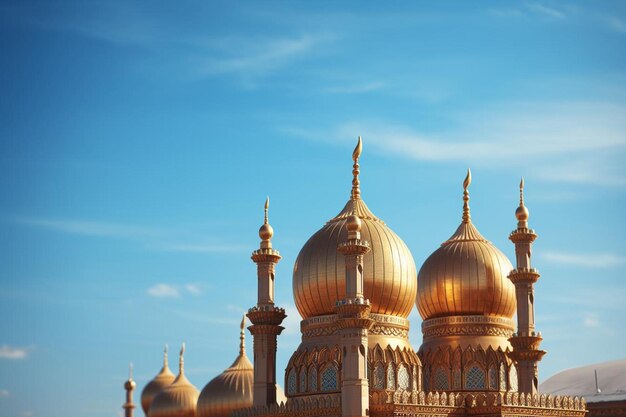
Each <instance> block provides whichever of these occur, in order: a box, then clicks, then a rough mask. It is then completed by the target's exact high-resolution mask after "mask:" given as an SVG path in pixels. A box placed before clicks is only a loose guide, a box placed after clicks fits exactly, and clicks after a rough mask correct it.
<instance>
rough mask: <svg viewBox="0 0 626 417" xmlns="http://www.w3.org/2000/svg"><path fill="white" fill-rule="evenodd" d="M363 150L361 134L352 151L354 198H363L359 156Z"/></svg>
mask: <svg viewBox="0 0 626 417" xmlns="http://www.w3.org/2000/svg"><path fill="white" fill-rule="evenodd" d="M361 150H363V143H362V141H361V136H359V141H358V142H357V144H356V148H354V152H352V160H353V161H354V165H352V175H353V176H354V178H353V179H352V199H353V200H359V199H360V198H361V189H360V188H359V157H360V156H361Z"/></svg>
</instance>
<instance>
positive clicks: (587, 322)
mask: <svg viewBox="0 0 626 417" xmlns="http://www.w3.org/2000/svg"><path fill="white" fill-rule="evenodd" d="M583 325H584V326H585V327H600V320H599V319H598V316H597V315H595V314H592V313H588V314H585V317H584V318H583Z"/></svg>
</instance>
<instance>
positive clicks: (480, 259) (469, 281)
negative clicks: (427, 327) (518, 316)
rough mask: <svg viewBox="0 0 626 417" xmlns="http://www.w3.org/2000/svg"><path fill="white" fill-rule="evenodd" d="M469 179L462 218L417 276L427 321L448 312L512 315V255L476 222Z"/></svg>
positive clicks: (419, 301)
mask: <svg viewBox="0 0 626 417" xmlns="http://www.w3.org/2000/svg"><path fill="white" fill-rule="evenodd" d="M470 181H471V176H470V174H469V172H468V178H466V181H465V191H464V200H465V204H464V208H463V222H462V223H461V225H460V226H459V227H458V229H457V230H456V232H454V234H453V235H452V236H451V237H450V239H448V240H447V241H446V242H444V243H443V244H442V245H441V247H440V248H439V249H437V250H436V251H435V252H433V254H432V255H430V257H428V259H427V260H426V262H424V265H422V268H421V269H420V271H419V274H418V278H417V281H418V284H417V285H418V288H419V290H418V295H417V308H418V310H419V313H420V315H421V316H422V318H423V319H424V320H426V319H430V318H435V317H443V316H463V315H486V316H500V317H507V318H512V317H513V315H514V314H515V310H516V301H515V287H514V285H513V283H512V282H511V281H510V280H509V279H508V278H507V276H508V274H509V272H511V270H512V269H513V266H512V265H511V262H510V261H509V260H508V258H507V257H506V256H505V255H504V254H503V253H502V252H500V250H499V249H498V248H496V247H495V246H494V245H493V244H492V243H491V242H489V241H487V240H486V239H485V238H484V237H482V235H481V234H480V233H479V232H478V230H477V229H476V227H474V225H473V224H472V222H471V218H470V213H469V205H468V201H469V194H468V192H467V187H468V186H469V183H470Z"/></svg>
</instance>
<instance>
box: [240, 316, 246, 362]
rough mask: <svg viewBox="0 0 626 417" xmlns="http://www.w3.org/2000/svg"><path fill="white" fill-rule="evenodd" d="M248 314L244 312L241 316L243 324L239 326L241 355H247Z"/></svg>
mask: <svg viewBox="0 0 626 417" xmlns="http://www.w3.org/2000/svg"><path fill="white" fill-rule="evenodd" d="M245 328H246V314H245V313H244V315H243V317H242V318H241V325H240V326H239V330H240V331H239V355H242V356H245V355H246V330H245Z"/></svg>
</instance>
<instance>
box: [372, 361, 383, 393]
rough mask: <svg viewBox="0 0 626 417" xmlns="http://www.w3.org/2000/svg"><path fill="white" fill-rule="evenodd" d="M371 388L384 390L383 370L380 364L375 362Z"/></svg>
mask: <svg viewBox="0 0 626 417" xmlns="http://www.w3.org/2000/svg"><path fill="white" fill-rule="evenodd" d="M372 387H373V388H374V389H384V388H385V368H384V367H383V364H382V363H380V362H377V363H376V366H374V383H373V384H372Z"/></svg>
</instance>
